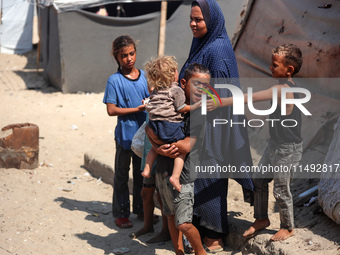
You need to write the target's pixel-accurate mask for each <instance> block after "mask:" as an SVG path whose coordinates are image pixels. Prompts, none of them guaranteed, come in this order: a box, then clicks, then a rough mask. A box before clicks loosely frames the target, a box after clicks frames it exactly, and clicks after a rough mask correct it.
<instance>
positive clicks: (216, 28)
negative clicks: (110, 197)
mask: <svg viewBox="0 0 340 255" xmlns="http://www.w3.org/2000/svg"><path fill="white" fill-rule="evenodd" d="M203 1H206V3H208V5H206V3H205V4H204V3H203V4H200V3H202V2H203ZM197 2H198V3H199V4H200V7H201V9H202V8H205V6H209V13H210V15H209V16H210V19H209V22H206V24H208V32H207V34H206V35H205V36H204V37H203V38H193V41H192V45H191V49H190V54H189V57H188V59H187V61H186V62H185V64H184V66H183V67H182V69H181V72H180V75H179V78H180V79H181V78H184V70H185V69H186V67H187V66H188V65H189V64H192V63H199V64H203V65H205V66H206V67H207V68H208V69H209V70H210V72H211V77H212V84H217V83H224V82H228V83H229V84H234V85H236V86H238V87H240V84H239V80H238V78H239V74H238V69H237V63H236V58H235V54H234V50H233V48H232V45H231V43H230V40H229V37H228V34H227V31H226V28H225V20H224V16H223V13H222V10H221V8H220V6H219V5H218V4H217V2H216V1H215V0H198V1H197ZM202 13H203V14H204V13H207V10H206V9H205V10H204V11H203V10H202ZM214 78H218V79H214ZM216 91H217V92H218V94H219V95H220V96H221V97H229V96H231V93H230V91H229V90H226V89H224V90H222V89H216ZM244 118H245V117H244V116H243V115H233V114H232V107H222V108H217V109H216V110H214V111H211V112H208V113H207V125H206V136H205V146H204V148H205V150H206V152H205V153H203V155H205V157H204V159H203V165H206V166H211V165H216V164H218V165H220V166H223V165H224V166H228V165H229V164H230V165H232V166H236V167H237V169H239V167H240V166H251V165H252V158H251V154H250V147H249V141H248V133H247V129H246V127H243V126H242V125H235V126H233V127H230V126H229V125H217V126H216V127H212V120H213V119H227V120H232V121H233V122H242V121H243V120H244ZM236 181H237V182H238V183H240V184H241V185H242V187H243V188H244V190H245V189H246V190H248V191H253V190H254V185H253V182H252V180H251V178H250V177H249V175H247V174H245V175H244V176H241V178H238V179H236ZM227 192H228V179H227V178H219V176H216V178H204V179H202V178H201V179H197V180H196V181H195V205H194V215H196V216H198V217H199V218H200V226H202V227H205V228H207V229H209V230H213V231H215V232H218V233H223V234H228V231H229V230H228V219H227Z"/></svg>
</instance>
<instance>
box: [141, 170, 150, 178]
mask: <svg viewBox="0 0 340 255" xmlns="http://www.w3.org/2000/svg"><path fill="white" fill-rule="evenodd" d="M142 176H143V177H146V178H150V177H151V171H150V170H146V169H144V171H143V172H142Z"/></svg>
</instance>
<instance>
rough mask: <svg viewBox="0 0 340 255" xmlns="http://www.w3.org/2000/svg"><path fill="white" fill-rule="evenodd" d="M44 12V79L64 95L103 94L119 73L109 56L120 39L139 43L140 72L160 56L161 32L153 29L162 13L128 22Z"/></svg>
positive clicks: (83, 15)
mask: <svg viewBox="0 0 340 255" xmlns="http://www.w3.org/2000/svg"><path fill="white" fill-rule="evenodd" d="M41 11H42V16H41V17H42V18H44V19H47V20H49V22H46V23H45V26H44V28H42V34H43V37H42V52H43V58H44V66H45V69H44V77H45V78H46V79H47V80H48V81H49V82H50V83H51V84H52V85H53V86H55V87H57V88H59V89H60V90H62V91H63V92H64V93H75V92H78V91H84V92H102V91H104V89H105V85H106V81H107V79H108V77H109V76H110V75H111V74H113V73H115V72H116V71H117V67H118V66H117V63H116V61H115V60H114V58H113V57H112V56H111V53H110V52H111V47H112V41H113V40H114V39H115V38H116V37H118V36H120V35H123V34H129V35H131V36H132V38H133V39H134V40H136V41H137V40H139V43H138V45H137V61H136V67H137V68H140V69H144V62H145V61H146V60H148V59H149V58H150V57H151V56H156V55H157V49H158V47H157V46H158V30H156V31H155V30H154V29H150V28H154V27H158V26H159V13H153V14H147V15H143V16H139V17H133V18H129V19H125V18H113V17H105V16H100V15H96V14H93V13H89V12H85V11H81V10H78V11H72V12H63V13H55V11H54V8H53V7H49V8H45V9H42V10H41ZM42 24H44V23H42Z"/></svg>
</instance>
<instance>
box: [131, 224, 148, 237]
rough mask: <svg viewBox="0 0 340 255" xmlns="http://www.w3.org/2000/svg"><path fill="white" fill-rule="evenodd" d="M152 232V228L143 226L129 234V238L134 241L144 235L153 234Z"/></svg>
mask: <svg viewBox="0 0 340 255" xmlns="http://www.w3.org/2000/svg"><path fill="white" fill-rule="evenodd" d="M153 232H154V229H153V226H150V227H149V228H148V227H145V226H144V227H143V228H141V229H140V230H138V231H137V232H134V233H131V234H130V235H129V236H130V237H132V239H136V238H138V237H140V236H142V235H145V234H147V233H153Z"/></svg>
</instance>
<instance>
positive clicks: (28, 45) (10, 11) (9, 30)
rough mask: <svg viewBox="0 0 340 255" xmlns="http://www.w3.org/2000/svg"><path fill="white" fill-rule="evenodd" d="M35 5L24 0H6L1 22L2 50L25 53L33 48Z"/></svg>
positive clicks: (3, 51) (2, 51)
mask: <svg viewBox="0 0 340 255" xmlns="http://www.w3.org/2000/svg"><path fill="white" fill-rule="evenodd" d="M33 7H34V5H33V4H31V3H30V2H28V1H24V0H4V1H3V6H2V8H3V9H2V14H3V15H2V17H1V22H0V45H1V48H0V51H1V53H7V54H23V53H25V52H28V51H31V50H32V47H33V46H32V31H33Z"/></svg>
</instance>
